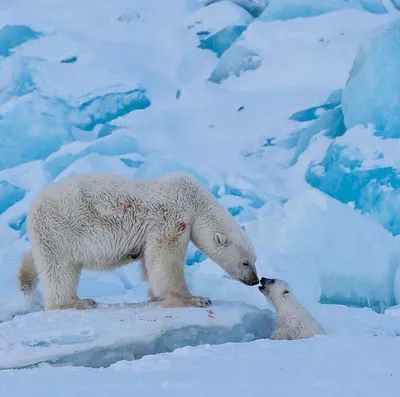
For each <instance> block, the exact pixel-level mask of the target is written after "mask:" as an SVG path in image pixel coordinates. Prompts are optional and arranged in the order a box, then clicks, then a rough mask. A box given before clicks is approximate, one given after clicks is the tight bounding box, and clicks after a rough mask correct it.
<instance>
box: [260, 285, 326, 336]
mask: <svg viewBox="0 0 400 397" xmlns="http://www.w3.org/2000/svg"><path fill="white" fill-rule="evenodd" d="M272 280H273V282H272V283H271V281H272ZM261 284H262V286H261V287H259V289H260V291H261V292H262V293H263V294H264V296H265V297H266V298H267V299H268V301H269V302H271V304H272V305H273V306H274V308H275V310H276V312H277V316H278V327H277V330H276V331H275V332H274V333H273V334H272V335H271V337H270V339H289V340H293V339H305V338H311V337H312V336H314V335H318V334H325V330H324V329H323V328H322V327H321V325H320V324H318V322H317V321H316V320H315V319H314V318H313V317H312V316H311V314H310V313H309V312H308V311H307V309H306V308H305V307H304V306H302V305H301V304H300V303H299V302H298V301H297V300H296V298H295V296H294V295H293V292H292V289H291V288H290V285H289V284H288V283H287V282H286V281H283V280H279V279H264V278H262V279H261Z"/></svg>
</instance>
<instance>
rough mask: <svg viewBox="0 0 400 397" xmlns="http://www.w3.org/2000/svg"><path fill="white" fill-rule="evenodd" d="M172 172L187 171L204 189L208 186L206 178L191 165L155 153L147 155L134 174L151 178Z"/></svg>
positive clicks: (138, 176)
mask: <svg viewBox="0 0 400 397" xmlns="http://www.w3.org/2000/svg"><path fill="white" fill-rule="evenodd" d="M174 172H184V173H187V174H189V175H191V176H192V177H193V178H194V179H196V180H197V181H198V182H199V183H200V184H201V185H202V186H203V187H205V188H206V189H208V188H209V183H208V180H207V179H206V178H205V177H204V176H202V175H201V174H199V173H198V172H197V171H196V170H195V169H193V168H192V167H187V166H185V165H184V164H182V163H178V162H176V161H174V160H173V159H169V158H163V157H159V156H157V155H153V156H148V157H147V159H146V162H145V163H144V164H143V165H142V166H141V167H140V168H139V169H138V170H137V172H136V174H135V176H136V177H137V178H141V179H151V178H157V177H160V176H163V175H166V174H168V173H174Z"/></svg>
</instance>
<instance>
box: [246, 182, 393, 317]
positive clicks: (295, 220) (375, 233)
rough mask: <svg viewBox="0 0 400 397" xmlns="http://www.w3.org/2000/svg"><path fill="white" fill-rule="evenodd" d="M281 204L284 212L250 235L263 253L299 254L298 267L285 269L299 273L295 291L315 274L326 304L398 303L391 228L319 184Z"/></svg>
mask: <svg viewBox="0 0 400 397" xmlns="http://www.w3.org/2000/svg"><path fill="white" fill-rule="evenodd" d="M283 208H284V215H283V217H276V219H273V218H272V219H270V220H268V219H266V220H264V222H260V224H259V225H258V226H257V227H256V226H254V227H255V231H253V232H252V234H251V235H252V236H254V237H253V239H254V241H255V244H257V246H260V247H261V246H262V247H263V251H264V252H268V251H270V250H272V249H274V250H277V251H278V252H282V253H285V255H289V258H290V257H292V258H295V260H296V261H297V262H298V268H299V272H298V273H296V266H295V263H294V264H293V265H291V266H290V267H288V271H287V273H288V275H289V276H290V273H292V275H296V276H297V277H301V278H300V279H299V280H298V288H296V289H295V292H296V291H298V293H300V294H301V293H303V292H302V289H306V290H307V289H311V287H310V283H311V284H314V285H315V281H313V279H312V277H315V276H317V278H318V280H319V282H320V288H321V296H320V300H321V301H322V302H324V303H340V304H346V305H353V306H367V307H373V308H374V309H375V310H377V311H378V312H382V311H384V310H385V308H387V307H389V306H391V305H393V304H395V296H394V290H393V284H394V277H395V273H396V270H397V268H398V265H399V263H400V259H399V258H400V256H399V255H400V245H399V243H398V242H397V241H396V240H395V239H394V238H393V237H392V235H391V234H390V233H389V232H388V231H386V230H385V229H384V228H383V227H382V226H380V225H377V224H375V223H374V222H372V221H370V220H368V219H367V218H366V217H364V216H362V215H360V214H358V213H357V212H355V211H354V210H353V209H352V208H350V207H349V206H347V205H345V204H342V203H340V202H339V201H337V200H335V199H332V198H331V197H330V196H327V195H325V194H324V193H321V192H319V191H318V190H316V189H309V190H304V191H303V192H302V193H301V194H299V195H298V196H296V197H294V198H292V199H290V200H289V201H288V202H287V203H286V204H285V205H284V207H283ZM250 230H251V229H250ZM256 236H258V237H256ZM258 252H262V251H261V249H259V250H258ZM260 259H261V263H267V261H266V260H263V258H262V257H261V258H260ZM269 262H271V261H269ZM260 266H263V265H260ZM270 266H271V265H270ZM276 270H277V271H280V268H279V266H277V269H276ZM302 271H303V272H304V273H303V274H301V272H302ZM286 278H287V279H288V278H289V277H288V276H286ZM313 288H314V290H315V287H313Z"/></svg>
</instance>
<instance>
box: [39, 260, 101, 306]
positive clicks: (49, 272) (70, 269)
mask: <svg viewBox="0 0 400 397" xmlns="http://www.w3.org/2000/svg"><path fill="white" fill-rule="evenodd" d="M37 264H38V269H39V272H40V279H41V282H42V286H43V297H44V301H45V309H46V310H62V309H77V310H86V309H90V308H93V307H96V306H97V303H96V302H95V301H94V300H93V299H79V298H78V296H77V292H78V284H79V279H80V276H81V268H80V267H77V266H73V265H71V264H68V263H65V262H62V261H59V260H56V261H54V260H53V261H51V262H50V261H48V260H43V258H41V259H40V260H38V261H37Z"/></svg>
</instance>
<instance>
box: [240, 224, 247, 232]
mask: <svg viewBox="0 0 400 397" xmlns="http://www.w3.org/2000/svg"><path fill="white" fill-rule="evenodd" d="M240 227H241V229H242V230H243V231H244V232H245V233H246V226H245V225H240Z"/></svg>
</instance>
